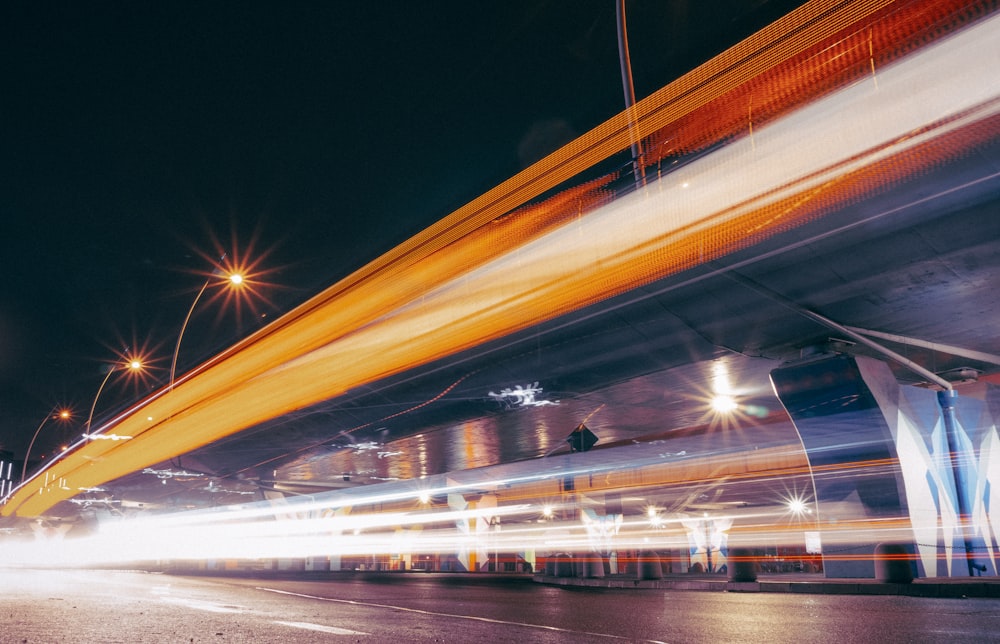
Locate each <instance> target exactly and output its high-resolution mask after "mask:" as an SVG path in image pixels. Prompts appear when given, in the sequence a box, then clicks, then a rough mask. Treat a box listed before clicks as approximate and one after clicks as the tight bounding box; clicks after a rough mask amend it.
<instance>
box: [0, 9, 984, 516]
mask: <svg viewBox="0 0 1000 644" xmlns="http://www.w3.org/2000/svg"><path fill="white" fill-rule="evenodd" d="M889 4H891V3H890V2H888V1H886V2H867V3H850V4H848V5H847V6H841V3H838V2H832V1H823V0H817V1H815V2H811V3H809V4H807V5H805V6H804V7H802V8H800V9H799V10H797V11H795V12H793V13H792V14H790V15H789V16H788V17H786V18H784V19H782V20H780V21H778V23H775V25H772V26H771V27H769V28H767V29H765V30H764V31H762V32H760V33H759V34H757V35H756V36H754V37H751V38H750V39H748V40H747V41H745V42H744V43H741V44H740V45H737V46H736V47H734V48H733V49H732V50H730V51H729V52H726V53H724V54H723V55H722V56H720V57H719V58H717V59H715V60H713V61H710V62H709V63H707V64H706V65H704V66H703V67H701V68H699V69H697V70H695V71H694V72H692V73H691V74H688V75H686V76H685V77H683V78H682V79H679V80H678V81H676V82H675V83H671V84H670V85H668V86H667V87H665V88H664V89H663V90H661V91H660V92H658V93H656V94H655V95H653V96H651V97H649V98H648V99H646V100H644V101H642V102H641V103H639V104H637V105H636V107H635V110H634V118H635V121H634V122H633V123H631V125H632V126H636V127H638V133H639V136H641V137H646V136H649V135H651V134H653V133H654V132H658V131H661V130H662V129H663V128H664V127H666V126H667V125H669V124H670V123H671V122H674V121H676V120H677V119H679V118H681V117H682V116H683V115H685V114H688V113H690V112H691V111H692V110H694V109H696V108H700V107H702V106H704V105H706V104H708V103H710V102H711V101H712V100H714V99H715V98H717V97H719V96H721V95H722V94H724V93H725V92H727V91H729V90H730V89H732V88H733V87H735V86H737V85H738V84H739V83H742V82H744V81H745V80H746V79H747V78H749V77H753V76H756V75H760V74H763V73H766V72H767V71H768V70H769V69H772V68H774V67H775V66H777V65H779V64H781V63H783V62H785V61H787V60H789V59H791V58H793V57H795V56H796V55H799V54H800V53H802V52H804V51H806V50H807V49H809V48H810V47H814V46H815V45H816V44H817V43H820V42H822V41H823V39H824V38H826V37H828V36H830V35H832V34H835V33H837V32H838V31H840V30H842V29H844V28H845V27H846V26H849V25H854V24H857V23H858V22H859V21H863V20H865V19H867V18H868V17H870V16H872V15H874V14H876V13H877V12H878V11H879V10H880V9H881V8H883V7H885V6H887V5H889ZM993 22H995V21H993ZM989 34H990V32H987V35H986V36H985V37H986V38H990V37H991V36H990V35H989ZM980 37H983V36H982V35H980ZM976 46H978V44H977V43H973V45H972V49H974V50H975V47H976ZM968 48H969V47H966V49H968ZM953 49H954V48H953ZM959 49H960V48H959ZM948 51H952V50H948ZM975 53H976V55H979V54H980V52H979V51H978V50H976V51H975ZM967 54H968V52H965V51H964V50H962V51H960V52H959V53H958V54H954V55H953V58H956V59H957V60H958V61H959V65H961V63H962V62H965V58H962V55H967ZM950 62H951V64H953V65H954V64H955V60H951V61H950ZM920 67H921V69H924V66H923V64H921V65H920ZM970 68H971V69H970ZM949 71H950V70H945V72H944V73H941V74H937V77H936V78H935V79H934V80H935V81H937V82H942V83H945V84H946V86H947V87H949V88H950V89H947V90H944V91H942V90H941V89H940V88H932V89H930V90H928V92H925V94H927V93H929V92H934V91H936V92H938V93H943V94H946V95H947V96H948V98H949V99H950V103H953V104H954V105H953V106H951V109H952V111H946V112H934V113H930V114H928V113H927V112H928V110H927V108H928V106H929V105H931V103H932V101H930V100H929V98H931V97H928V100H920V101H915V100H914V99H913V96H912V94H904V95H902V96H896V98H897V99H898V102H899V103H905V105H908V106H910V107H909V108H907V107H905V106H903V105H899V104H897V105H894V104H892V103H891V102H886V101H892V100H893V98H894V95H893V94H892V93H891V91H890V90H889V88H890V87H891V75H890V72H889V71H883V72H882V78H881V79H880V84H879V89H878V91H877V92H876V93H875V95H874V96H868V95H862V96H858V91H859V90H857V88H853V89H852V88H847V90H845V91H847V99H845V100H847V101H850V100H854V101H860V102H855V103H851V102H846V103H845V102H844V100H840V101H838V100H837V96H836V95H833V98H832V99H831V98H827V99H824V100H826V101H827V104H825V107H824V106H823V104H821V106H820V109H818V110H817V111H815V112H813V113H812V115H813V117H814V118H815V119H816V121H814V122H813V123H810V124H809V125H810V126H811V127H812V128H815V130H816V134H815V135H814V140H812V141H809V142H808V143H807V144H806V145H805V146H803V145H802V144H801V141H802V139H803V138H805V137H804V133H803V132H802V131H801V130H800V129H797V128H796V127H795V126H790V127H786V128H785V129H784V130H783V129H782V127H781V122H780V121H777V122H775V123H774V124H772V125H769V126H765V127H763V128H760V129H758V128H757V127H755V129H754V141H753V142H752V150H751V152H752V153H753V154H754V155H756V157H748V156H747V154H748V153H749V152H748V148H747V146H746V145H744V146H743V147H742V148H741V147H738V146H737V147H735V148H734V149H733V150H727V149H725V148H724V149H723V153H722V154H721V156H720V157H719V158H715V157H713V156H712V155H708V157H706V159H704V160H699V161H697V162H694V163H691V164H689V165H688V166H685V167H684V168H682V169H681V170H680V171H678V174H676V175H667V178H666V179H664V180H663V181H662V182H661V183H660V184H656V185H652V186H651V187H650V189H649V190H647V191H643V192H641V193H636V194H633V195H630V196H628V197H626V198H624V199H620V200H619V201H616V202H614V203H612V204H610V205H608V206H605V207H603V208H601V209H598V210H596V211H594V212H592V213H588V214H586V215H585V216H584V217H581V218H579V219H577V220H571V221H567V220H566V217H565V213H562V212H560V213H559V214H558V216H555V218H554V219H546V218H545V216H544V213H538V212H536V211H531V214H530V215H529V214H525V215H524V216H520V217H519V216H516V214H514V215H511V216H507V217H503V215H505V214H507V213H510V211H511V210H512V209H514V208H517V207H519V206H521V205H522V204H524V203H525V202H526V201H528V200H529V199H532V198H534V197H536V196H538V195H539V194H541V193H543V192H544V191H546V190H549V189H551V188H553V187H556V186H558V185H560V184H562V183H563V182H565V181H566V180H568V179H570V178H572V177H574V176H576V175H577V174H579V173H580V172H581V171H583V170H585V169H587V168H590V167H592V166H594V165H595V164H596V163H598V162H600V161H601V160H603V159H605V158H607V157H608V156H610V155H612V154H616V153H618V152H619V151H621V150H624V149H626V148H628V147H629V146H630V145H631V141H632V136H634V133H633V132H630V119H629V118H628V116H627V115H625V114H624V113H623V114H621V115H619V116H617V117H615V118H613V119H611V120H609V121H608V122H607V123H605V124H603V125H601V126H599V127H598V128H596V129H595V130H593V131H591V132H589V133H587V134H586V135H584V136H583V137H581V138H580V139H578V140H576V141H574V142H572V143H570V144H569V145H567V146H566V147H564V148H562V149H561V150H558V151H557V152H554V153H553V154H552V155H550V156H549V157H546V158H545V159H543V160H542V161H540V162H539V163H537V164H535V165H534V166H532V167H530V168H528V169H526V170H525V171H523V172H522V173H520V174H518V175H516V176H515V177H513V178H512V179H510V180H508V181H507V182H505V183H503V184H501V185H500V186H498V187H497V188H495V189H493V190H491V191H489V192H488V193H486V194H484V195H483V196H482V197H480V198H479V199H476V200H475V201H473V202H471V203H470V204H469V205H467V206H466V207H464V208H462V209H460V210H458V211H456V212H455V213H453V214H452V215H450V216H448V217H446V218H445V219H443V220H442V221H440V222H438V223H437V224H435V225H433V226H431V227H430V228H428V229H427V230H425V231H424V232H423V233H421V234H419V235H417V236H415V237H414V238H412V239H411V240H409V241H408V242H405V243H404V244H401V245H400V246H399V247H397V248H395V249H393V250H392V251H390V252H389V253H387V254H386V255H384V256H382V257H381V258H379V259H378V260H376V261H374V262H372V263H371V264H369V265H367V266H366V267H364V268H362V269H361V270H359V271H357V272H356V273H354V274H352V275H351V276H349V277H348V278H346V279H344V280H342V281H341V282H339V283H337V284H335V285H334V286H332V287H331V288H330V289H327V290H326V291H324V292H323V293H321V294H320V295H318V296H317V297H315V298H313V299H312V300H310V301H309V302H307V303H305V304H304V305H302V306H301V307H299V308H297V309H295V310H294V311H292V312H290V313H289V314H287V315H285V316H283V317H282V318H280V319H279V320H277V321H276V322H274V323H273V324H271V325H269V326H268V327H266V328H265V329H262V330H261V331H259V332H258V333H256V334H254V335H252V336H250V337H249V338H247V339H246V340H244V341H242V342H240V343H238V344H237V345H235V346H234V347H233V348H231V349H230V350H228V351H226V352H224V353H223V354H221V355H220V356H217V357H216V358H214V359H213V360H211V361H209V362H208V363H206V364H205V365H202V366H201V367H199V368H198V369H196V370H194V371H193V372H192V373H190V374H187V375H186V376H185V377H184V378H182V379H181V380H180V381H179V382H178V383H177V384H176V385H175V386H174V387H173V389H172V390H170V391H168V392H160V393H158V394H155V395H154V396H152V397H150V398H149V399H148V400H147V401H145V402H144V403H143V404H141V405H138V406H136V408H135V409H134V410H133V413H132V414H130V415H125V416H124V417H122V418H121V419H120V420H119V422H118V424H117V425H115V432H116V433H118V434H121V435H127V436H132V437H133V438H132V440H130V441H123V442H117V441H93V442H88V443H87V444H84V445H82V446H81V447H80V448H79V449H78V450H76V451H74V452H72V453H70V454H68V455H67V456H66V457H65V458H64V459H63V460H62V461H61V462H59V463H57V464H55V465H53V466H52V467H51V468H50V470H49V471H48V472H47V475H46V480H47V481H52V482H51V483H39V482H37V481H30V482H29V483H28V484H26V485H24V486H23V487H21V488H19V489H18V490H16V491H15V493H14V494H13V495H12V496H11V497H10V498H9V499H8V502H7V503H6V504H5V505H4V506H3V508H2V509H0V512H2V514H3V515H10V514H15V513H16V514H17V515H19V516H38V515H40V514H42V513H44V512H45V511H46V510H48V509H49V508H51V507H53V506H54V505H55V504H57V503H58V502H60V501H63V500H65V499H68V498H71V497H72V496H74V495H75V494H76V490H78V489H80V488H86V487H94V486H97V485H99V484H101V483H104V482H106V481H108V480H112V479H115V478H118V477H120V476H123V475H125V474H128V473H130V472H133V471H137V470H140V469H142V468H144V467H148V466H151V465H154V464H156V463H159V462H163V461H165V460H167V459H169V458H172V457H174V456H177V455H180V454H184V453H186V452H188V451H191V450H193V449H196V448H198V447H200V446H203V445H206V444H208V443H211V442H213V441H216V440H219V439H221V438H224V437H226V436H229V435H231V434H233V433H236V432H238V431H241V430H243V429H246V428H248V427H252V426H254V425H257V424H260V423H262V422H265V421H267V420H269V419H272V418H275V417H279V416H281V415H283V414H286V413H288V412H291V411H294V410H296V409H301V408H304V407H307V406H309V405H312V404H315V403H317V402H321V401H323V400H327V399H330V398H333V397H335V396H337V395H339V394H342V393H343V392H346V391H348V390H349V389H351V388H354V387H357V386H360V385H363V384H366V383H370V382H373V381H375V380H378V379H380V378H384V377H387V376H390V375H393V374H397V373H400V372H403V371H406V370H409V369H412V368H415V367H418V366H420V365H422V364H426V363H428V362H430V361H433V360H436V359H440V358H442V357H445V356H448V355H451V354H454V353H457V352H460V351H462V350H464V349H468V348H470V347H474V346H477V345H479V344H481V343H484V342H487V341H490V340H493V339H496V338H498V337H502V336H504V335H506V334H509V333H513V332H516V331H518V330H521V329H524V328H527V327H529V326H531V325H534V324H537V323H539V322H541V321H543V320H547V319H551V318H552V317H555V316H557V315H560V314H563V313H566V312H569V311H573V310H577V309H579V308H581V307H585V306H587V305H590V304H594V303H596V302H598V301H601V300H603V299H606V298H609V297H612V296H614V295H616V294H619V293H622V292H625V291H627V290H630V289H633V288H635V287H637V286H640V285H642V284H647V283H649V282H652V281H654V280H656V279H660V278H662V277H664V276H666V275H670V274H673V273H676V272H677V271H680V270H683V269H685V268H688V267H691V266H694V265H696V264H698V263H700V262H703V261H706V260H707V259H711V258H713V257H718V256H721V255H724V254H725V253H727V252H730V251H732V250H733V249H735V248H742V247H745V246H746V245H749V244H752V243H754V242H756V241H759V240H761V239H764V238H766V237H767V236H770V235H773V234H775V233H776V232H778V231H780V230H783V229H787V228H788V227H791V226H795V225H799V224H801V223H803V222H804V221H807V220H809V219H810V218H814V217H816V216H820V215H822V214H825V213H826V212H829V211H830V210H831V209H832V208H834V207H837V206H839V205H842V204H844V203H847V202H850V201H854V200H857V199H859V198H861V197H863V196H864V195H867V194H871V193H872V192H874V191H877V190H879V189H881V188H882V187H883V186H884V185H886V184H887V183H892V182H893V181H898V180H899V179H900V178H902V177H906V176H908V175H911V174H912V173H914V172H917V171H919V170H921V169H923V168H926V167H928V166H929V165H932V164H934V163H936V162H940V161H941V160H942V159H947V158H949V157H950V156H952V155H954V154H955V153H956V150H960V149H961V146H963V145H968V144H975V143H977V142H980V141H982V140H989V139H990V138H991V137H993V136H994V135H995V134H996V131H997V127H998V126H997V111H998V108H997V105H996V102H997V99H996V96H995V95H989V94H987V95H986V96H983V92H984V91H987V92H988V91H991V90H990V89H989V83H981V82H976V81H977V80H981V79H977V78H972V79H971V80H970V77H969V74H970V73H972V74H974V72H975V66H974V65H965V67H964V68H963V69H962V71H964V72H965V74H964V75H963V74H958V73H954V74H951V73H949ZM947 83H952V85H947ZM982 85H986V86H987V87H986V88H985V89H984V88H983V87H982ZM869 91H872V90H869ZM852 97H853V98H852ZM958 98H962V99H963V100H962V101H957V100H956V99H958ZM914 103H917V104H918V105H917V107H918V108H919V109H913V108H912V106H913V104H914ZM859 105H860V106H861V107H858V106H859ZM869 109H870V110H871V112H870V113H866V114H865V116H864V119H861V120H859V121H858V122H853V123H851V127H854V132H853V136H854V137H855V139H857V140H854V142H853V145H854V147H846V146H845V144H844V142H845V141H852V139H851V136H852V129H851V127H843V123H844V117H843V114H847V113H853V112H860V111H863V110H869ZM917 113H919V116H915V114H917ZM876 118H880V119H881V120H879V121H878V124H874V122H875V119H876ZM914 118H919V119H921V120H918V121H914V120H913V119H914ZM824 119H825V120H824ZM817 121H818V122H817ZM910 123H912V125H907V124H910ZM890 125H895V126H896V129H892V128H890V127H889V126H890ZM900 128H902V129H900ZM873 129H874V130H876V132H877V134H880V135H881V138H878V137H876V138H874V139H872V138H870V137H869V133H870V132H871V131H872V130H873ZM769 132H770V133H771V134H770V141H771V143H770V145H771V147H770V148H769V147H768V141H769V138H768V137H769ZM859 132H860V135H859V134H858V133H859ZM883 132H889V133H888V134H885V133H883ZM824 133H826V138H825V139H824V138H822V137H823V136H824ZM862 135H863V136H862ZM945 137H948V139H947V142H945V143H942V141H943V140H945ZM861 139H863V140H861ZM793 144H794V145H797V146H798V147H787V146H790V145H793ZM809 148H821V149H822V154H820V155H817V154H816V153H815V150H810V149H809ZM768 155H770V156H768ZM838 155H839V156H838ZM751 158H761V159H767V158H770V159H772V161H770V162H767V163H761V164H759V165H758V166H755V167H753V168H748V167H747V166H748V165H750V164H749V160H750V159H751ZM779 161H780V162H779ZM737 173H742V174H737ZM681 174H683V177H684V184H685V185H687V186H690V187H685V188H684V189H683V193H682V192H681V191H680V190H678V189H673V188H671V187H670V186H669V185H665V182H666V181H667V179H670V180H671V181H673V180H678V177H680V176H681ZM736 179H739V180H736ZM598 187H599V186H598V185H596V184H595V185H593V186H588V187H587V189H591V188H593V189H596V188H598ZM651 195H652V196H651ZM140 412H141V413H140ZM149 417H151V418H154V419H167V420H162V421H154V422H149V421H148V420H147V419H148V418H149ZM55 481H59V482H60V483H63V484H61V485H57V484H55V483H54V482H55Z"/></svg>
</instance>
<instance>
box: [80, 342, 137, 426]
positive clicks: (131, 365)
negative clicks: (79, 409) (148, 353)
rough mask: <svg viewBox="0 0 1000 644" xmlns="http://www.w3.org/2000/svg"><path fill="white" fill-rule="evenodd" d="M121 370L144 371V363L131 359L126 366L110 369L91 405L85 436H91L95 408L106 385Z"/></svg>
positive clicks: (121, 365)
mask: <svg viewBox="0 0 1000 644" xmlns="http://www.w3.org/2000/svg"><path fill="white" fill-rule="evenodd" d="M119 368H122V369H129V370H131V371H142V361H141V360H139V359H138V358H131V359H130V360H129V361H128V362H126V363H124V364H119V365H115V366H113V367H111V368H110V369H108V375H106V376H104V380H102V381H101V386H100V387H98V388H97V395H96V396H94V402H93V403H91V405H90V414H88V415H87V425H86V427H85V429H84V435H85V436H88V437H89V436H90V422H91V421H92V420H93V419H94V408H95V407H97V399H98V398H100V397H101V392H102V391H104V385H106V384H108V380H110V379H111V374H113V373H114V372H115V371H118V370H119Z"/></svg>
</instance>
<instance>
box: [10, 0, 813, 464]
mask: <svg viewBox="0 0 1000 644" xmlns="http://www.w3.org/2000/svg"><path fill="white" fill-rule="evenodd" d="M797 4H799V3H798V2H790V1H787V0H772V1H767V0H756V1H754V0H725V1H718V2H699V1H696V0H632V1H631V2H629V3H628V5H627V6H628V26H629V38H630V46H631V54H632V65H633V74H634V78H635V86H636V94H637V96H638V98H640V99H641V98H642V97H643V96H646V95H648V94H650V93H651V92H653V91H655V90H656V89H659V88H660V87H661V86H662V85H664V84H666V83H667V82H668V81H670V80H672V79H673V78H675V77H677V76H678V75H680V74H682V73H684V72H685V71H688V70H690V69H691V68H693V67H695V66H696V65H698V64H699V63H701V62H703V61H704V60H706V59H707V58H709V57H711V56H712V55H714V54H716V53H718V52H719V51H721V50H722V49H724V48H725V47H727V46H729V45H731V44H733V43H734V42H736V41H738V40H739V39H740V38H742V37H745V36H746V35H748V34H750V33H752V32H753V31H755V30H757V29H758V28H760V27H761V26H763V25H765V24H767V23H769V22H771V21H772V20H773V19H775V18H777V17H779V16H780V15H782V14H783V13H785V12H787V10H789V9H790V8H791V7H793V6H795V5H797ZM623 108H624V99H623V93H622V86H621V75H620V69H619V58H618V44H617V36H616V27H615V2H614V0H574V1H573V2H561V1H557V0H550V1H546V0H510V1H503V2H499V1H498V2H468V1H465V2H453V1H450V0H434V1H433V2H431V1H428V2H351V3H348V2H318V1H316V2H295V1H282V2H277V1H275V2H254V1H252V0H246V1H242V2H212V1H208V2H148V3H147V2H136V1H124V0H122V1H120V2H65V3H52V2H44V1H40V2H35V1H19V0H12V1H10V2H5V3H3V4H2V6H0V244H2V247H0V269H2V282H0V284H2V285H0V449H7V450H10V451H13V452H14V454H15V456H16V457H17V458H20V457H21V456H22V455H23V452H24V449H25V447H26V446H27V444H28V441H29V440H30V438H31V436H32V434H33V433H34V432H35V430H36V428H37V427H38V425H39V423H40V422H42V420H43V419H44V418H45V417H46V414H47V413H48V412H49V410H51V409H52V408H54V407H55V406H57V405H68V406H70V407H72V408H73V411H74V414H75V420H74V421H71V422H70V424H68V425H60V424H57V423H55V422H53V423H51V425H46V428H44V430H43V432H42V433H41V434H40V435H39V439H38V443H36V447H35V448H34V450H33V451H32V456H33V457H36V456H38V455H40V454H42V453H46V452H47V451H50V450H51V449H53V448H54V447H55V446H56V445H57V444H58V442H59V441H62V440H65V439H66V438H68V437H69V436H71V435H78V434H79V433H80V432H81V431H82V426H83V423H84V421H85V420H86V416H87V413H88V411H89V409H90V406H91V405H92V404H93V403H94V400H95V395H96V394H97V392H98V389H99V387H100V385H101V382H102V381H103V380H104V377H105V374H106V373H107V368H108V366H107V365H108V364H109V363H111V362H113V361H114V360H116V356H117V355H119V354H122V353H123V352H126V351H145V352H146V353H147V354H148V355H149V356H150V357H151V358H152V360H153V362H152V363H151V367H152V369H151V370H150V371H149V372H148V373H147V374H146V376H145V382H142V383H140V382H137V381H129V380H128V379H126V378H125V377H124V375H125V374H124V373H116V374H112V376H111V378H110V379H109V381H108V384H107V386H106V387H105V388H104V389H103V390H102V392H101V395H100V397H99V398H98V401H97V411H96V413H95V422H96V419H98V418H100V417H101V416H102V415H104V416H106V415H107V414H108V413H110V412H111V411H112V410H114V409H117V408H121V407H122V406H124V405H126V404H128V403H129V402H133V401H135V400H137V399H138V398H140V397H141V396H142V395H143V394H145V393H147V392H148V391H150V390H152V389H155V388H157V387H160V386H163V385H164V384H165V383H166V382H167V380H168V373H169V366H170V361H171V357H172V355H173V351H174V345H175V343H176V342H177V338H178V334H179V332H180V329H181V326H182V323H183V320H184V317H185V314H186V313H187V311H188V308H189V307H190V306H191V304H192V302H194V299H195V296H196V294H197V293H198V290H199V288H201V286H202V284H204V282H205V279H206V275H207V274H209V273H210V272H211V271H212V270H213V268H214V267H213V265H212V260H213V259H217V258H218V257H219V256H221V254H222V253H226V254H227V256H228V257H229V258H233V257H238V258H247V259H249V260H251V261H255V262H257V269H258V270H259V271H263V273H262V274H261V275H259V277H258V279H257V281H256V284H255V287H254V289H253V293H252V294H251V295H252V296H251V298H250V299H249V300H247V301H244V302H242V305H241V306H239V307H237V306H235V305H234V304H233V303H229V304H228V305H227V304H226V303H225V302H224V301H223V300H222V299H221V298H220V297H218V295H219V294H221V293H222V291H219V290H216V289H211V290H210V291H208V292H206V295H205V296H204V297H203V298H202V299H200V300H199V301H198V305H197V306H196V307H195V309H194V314H193V317H192V319H191V321H190V323H189V325H188V327H187V328H186V331H185V335H184V338H183V342H182V345H181V348H180V351H179V357H178V373H181V372H183V371H185V370H187V369H189V368H190V367H192V366H194V365H196V364H198V363H199V362H201V361H203V360H205V359H207V358H209V357H210V356H211V355H213V354H215V353H216V352H218V351H219V350H221V349H223V348H225V347H226V346H228V345H229V344H231V343H232V342H233V341H235V340H236V339H238V338H239V337H242V336H244V335H246V334H247V333H249V332H250V331H252V330H254V329H255V328H257V327H259V326H260V325H261V324H264V323H266V322H267V321H269V320H271V319H273V318H275V317H277V316H278V315H280V314H281V313H284V312H286V311H288V310H289V309H291V308H292V307H294V306H295V305H296V304H299V303H301V302H303V301H304V300H306V299H307V298H308V297H310V296H312V295H314V294H316V293H317V292H319V291H320V290H322V289H323V288H324V287H325V286H328V285H330V284H332V283H333V282H334V281H336V280H337V279H338V278H340V277H342V276H344V275H346V274H347V273H349V272H351V271H352V270H354V269H357V268H359V267H361V266H362V265H363V264H365V263H366V262H368V261H370V260H372V259H374V258H375V257H377V256H378V255H379V254H381V253H382V252H384V251H386V250H388V249H390V248H391V247H392V246H394V245H396V244H397V243H399V242H401V241H403V240H405V239H406V238H407V237H409V236H411V235H413V234H415V233H416V232H418V231H419V230H421V229H423V228H424V227H426V226H427V225H429V224H431V223H433V222H434V221H436V220H438V219H440V218H442V217H444V216H445V215H447V214H449V213H450V212H451V211H453V210H454V209H456V208H458V207H460V206H461V205H463V204H465V203H467V202H468V201H470V200H472V199H474V198H475V197H477V196H478V195H479V194H481V193H482V192H484V191H485V190H488V189H489V188H492V187H493V186H495V185H496V184H498V183H500V182H502V181H503V180H505V179H507V178H509V177H510V176H511V175H513V174H515V173H516V172H517V171H519V170H520V169H522V168H523V167H524V166H525V165H526V164H528V163H529V162H530V161H533V160H534V159H535V158H536V157H537V156H540V155H541V154H543V153H545V152H548V151H551V149H554V147H556V146H557V145H559V144H561V143H564V142H565V141H566V140H568V138H569V137H572V136H576V135H579V134H582V133H583V132H585V131H586V130H588V129H590V128H592V127H594V126H596V125H598V124H599V123H601V122H603V121H604V120H606V119H608V118H610V117H611V116H613V115H614V114H616V113H617V112H619V111H621V110H622V109H623Z"/></svg>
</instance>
